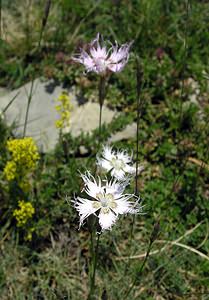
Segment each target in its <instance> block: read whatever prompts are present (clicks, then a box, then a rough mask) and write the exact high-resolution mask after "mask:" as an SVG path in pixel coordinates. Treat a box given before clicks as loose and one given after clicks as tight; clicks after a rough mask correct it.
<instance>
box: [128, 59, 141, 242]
mask: <svg viewBox="0 0 209 300" xmlns="http://www.w3.org/2000/svg"><path fill="white" fill-rule="evenodd" d="M142 78H143V73H142V69H141V67H140V62H139V57H138V56H136V93H137V125H136V173H135V195H136V196H139V189H138V167H139V122H140V118H141V115H142V113H141V110H142V101H141V99H140V98H141V88H142ZM134 225H135V215H133V220H132V224H131V234H130V237H131V240H132V237H133V232H134Z"/></svg>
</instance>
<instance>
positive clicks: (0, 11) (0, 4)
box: [0, 0, 2, 39]
mask: <svg viewBox="0 0 209 300" xmlns="http://www.w3.org/2000/svg"><path fill="white" fill-rule="evenodd" d="M1 14H2V1H1V0H0V39H1V36H2V30H1V19H2V16H1Z"/></svg>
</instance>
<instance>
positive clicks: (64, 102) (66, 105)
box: [55, 92, 72, 129]
mask: <svg viewBox="0 0 209 300" xmlns="http://www.w3.org/2000/svg"><path fill="white" fill-rule="evenodd" d="M57 101H58V102H59V103H60V104H59V105H56V106H55V109H56V111H57V112H58V113H59V115H60V119H59V120H57V121H56V122H55V125H56V127H57V128H59V129H64V128H66V127H68V126H70V112H71V110H72V105H71V103H70V97H69V96H68V94H67V93H65V92H63V93H62V94H61V95H60V96H59V97H58V99H57Z"/></svg>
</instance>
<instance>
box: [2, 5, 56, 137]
mask: <svg viewBox="0 0 209 300" xmlns="http://www.w3.org/2000/svg"><path fill="white" fill-rule="evenodd" d="M0 1H1V0H0ZM30 3H31V2H30ZM50 6H51V0H48V1H47V2H46V6H45V12H44V18H43V20H42V27H41V32H40V36H39V41H38V47H37V52H38V51H39V49H40V46H41V40H42V36H43V32H44V29H45V26H46V23H47V19H48V16H49V11H50ZM27 28H28V26H27ZM34 81H35V78H34V74H33V78H32V82H31V87H30V93H29V96H28V103H27V108H26V115H25V123H24V129H23V137H25V135H26V127H27V122H28V114H29V108H30V104H31V100H32V96H33V86H34Z"/></svg>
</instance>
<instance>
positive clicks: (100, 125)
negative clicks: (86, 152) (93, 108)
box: [99, 103, 103, 142]
mask: <svg viewBox="0 0 209 300" xmlns="http://www.w3.org/2000/svg"><path fill="white" fill-rule="evenodd" d="M102 107H103V104H102V103H100V104H99V140H100V142H101V139H102V138H101V134H102Z"/></svg>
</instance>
